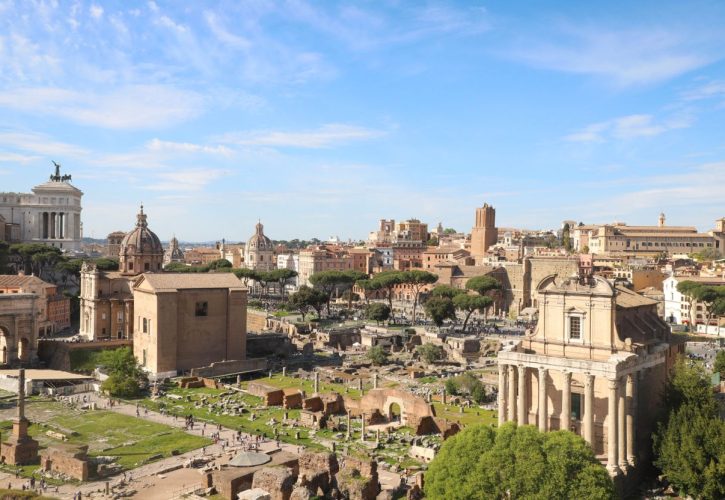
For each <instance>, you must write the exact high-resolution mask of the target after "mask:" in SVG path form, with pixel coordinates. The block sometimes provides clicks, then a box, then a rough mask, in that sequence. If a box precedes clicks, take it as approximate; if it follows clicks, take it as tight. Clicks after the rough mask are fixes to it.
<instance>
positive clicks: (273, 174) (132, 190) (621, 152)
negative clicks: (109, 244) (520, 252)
mask: <svg viewBox="0 0 725 500" xmlns="http://www.w3.org/2000/svg"><path fill="white" fill-rule="evenodd" d="M722 26H725V3H723V2H718V1H710V2H707V1H701V2H698V1H690V2H662V1H657V2H534V1H527V2H505V1H500V2H474V1H471V2H430V3H426V2H419V1H409V2H403V1H390V2H384V1H370V2H364V1H359V2H345V3H342V2H326V1H320V2H309V3H306V2H302V1H297V0H294V1H283V0H280V1H274V2H272V1H270V2H268V1H263V0H255V1H249V2H246V1H229V2H224V1H222V2H211V1H209V2H160V1H157V2H129V1H118V2H86V1H77V2H72V1H63V2H53V1H30V0H18V1H15V2H14V1H7V0H0V191H28V190H29V189H30V187H32V186H33V185H35V184H37V183H40V182H42V181H44V180H45V179H47V176H48V174H49V173H50V170H51V168H52V166H51V160H55V161H57V162H59V163H61V164H62V165H63V168H64V171H66V172H68V173H71V174H72V175H73V183H74V184H75V185H76V186H77V187H79V188H80V189H82V190H83V191H84V192H85V196H84V215H83V221H84V228H85V234H86V235H87V236H95V237H103V236H105V235H106V234H107V233H109V232H111V231H113V230H118V229H121V230H128V229H130V228H131V227H132V226H133V224H134V221H135V213H136V211H137V207H138V205H139V204H140V203H141V202H143V203H144V205H145V207H146V212H147V213H148V214H149V223H150V225H151V227H152V228H153V229H154V230H155V231H156V232H157V233H158V234H159V236H160V237H161V238H162V239H167V238H169V237H170V236H171V235H172V234H176V235H177V236H178V237H179V238H180V239H182V240H187V241H190V240H197V241H198V240H216V239H221V238H223V237H224V238H226V239H227V240H230V241H236V240H244V239H246V238H247V237H248V236H249V235H251V234H252V232H253V228H254V224H255V222H256V220H257V218H261V219H262V221H263V222H264V224H265V230H266V233H267V234H268V235H269V236H270V237H272V238H278V239H282V238H295V237H296V238H310V237H320V238H326V237H328V236H330V235H339V236H340V237H342V238H364V237H365V236H366V235H367V232H368V231H370V230H373V229H374V228H375V226H376V224H377V220H378V219H380V218H395V219H405V218H410V217H418V218H420V219H422V220H425V221H427V222H429V224H431V226H434V225H435V224H437V223H438V222H439V221H442V222H443V224H444V225H445V226H446V227H454V228H456V229H459V230H466V231H468V230H470V227H471V225H472V223H473V218H474V210H475V207H477V206H481V205H482V204H483V203H484V202H487V203H489V204H493V205H494V206H495V207H496V209H497V222H498V223H499V225H503V226H515V227H526V228H548V227H557V226H558V225H559V224H560V221H562V220H564V219H575V220H581V221H584V222H609V221H613V220H622V221H627V222H628V223H630V224H655V223H656V220H657V216H658V214H659V212H660V211H664V212H665V213H666V214H667V221H668V223H669V224H681V225H695V226H697V227H698V228H700V229H701V230H708V229H711V228H712V227H713V225H714V220H715V219H716V218H719V217H722V216H725V127H723V124H724V123H725V121H724V118H725V62H724V61H723V57H724V56H725V30H723V29H722Z"/></svg>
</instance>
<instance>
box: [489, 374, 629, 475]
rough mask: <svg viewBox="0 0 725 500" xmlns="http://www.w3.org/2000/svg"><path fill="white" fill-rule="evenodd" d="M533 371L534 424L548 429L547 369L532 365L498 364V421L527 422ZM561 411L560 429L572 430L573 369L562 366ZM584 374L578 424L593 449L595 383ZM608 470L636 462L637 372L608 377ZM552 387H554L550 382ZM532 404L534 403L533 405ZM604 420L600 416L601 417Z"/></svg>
mask: <svg viewBox="0 0 725 500" xmlns="http://www.w3.org/2000/svg"><path fill="white" fill-rule="evenodd" d="M533 371H536V372H537V376H538V384H537V385H538V394H537V397H538V404H537V405H536V408H537V413H536V422H531V424H532V425H533V424H536V425H538V427H539V430H540V431H542V432H546V431H547V430H549V427H550V422H549V413H550V412H549V411H548V402H549V394H548V388H549V385H550V380H549V369H548V368H545V367H538V368H532V367H530V366H525V365H523V364H517V365H514V364H505V363H500V364H499V367H498V423H499V426H500V425H503V424H504V423H505V422H507V421H515V422H517V423H518V425H526V424H528V423H529V422H528V417H529V414H528V405H529V401H531V399H530V397H531V396H532V395H529V394H528V390H529V388H530V387H531V384H528V383H527V375H529V374H530V373H531V372H533ZM561 373H562V376H563V386H562V387H561V414H560V415H559V428H560V429H569V430H574V427H573V426H572V420H571V417H572V408H571V380H572V373H573V372H572V371H570V370H566V369H562V370H561ZM582 375H584V393H583V394H582V397H583V398H584V405H583V406H584V413H583V415H582V420H581V425H582V434H583V437H584V439H585V440H586V441H587V442H588V443H589V444H590V445H591V446H592V448H594V449H596V447H595V443H594V398H595V394H594V385H595V381H596V380H595V375H593V374H591V373H582ZM607 381H608V384H607V387H608V394H607V396H606V397H607V404H608V410H607V439H606V442H607V469H608V470H609V471H610V473H611V474H618V473H619V472H620V471H626V470H627V468H628V467H630V466H634V465H635V457H636V453H635V449H634V448H635V447H634V444H635V435H634V433H635V416H636V414H637V394H636V390H637V374H636V373H631V374H628V375H623V376H620V377H617V378H607ZM551 386H552V387H555V386H554V385H553V384H551ZM532 406H533V405H532ZM601 420H603V418H602V419H601Z"/></svg>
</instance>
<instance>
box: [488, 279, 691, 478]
mask: <svg viewBox="0 0 725 500" xmlns="http://www.w3.org/2000/svg"><path fill="white" fill-rule="evenodd" d="M537 296H538V299H537V300H538V305H539V321H538V324H537V326H536V328H535V330H534V331H533V332H531V333H530V334H527V335H526V337H525V338H524V339H523V340H522V341H520V342H517V343H515V344H514V345H512V346H510V347H509V348H507V349H504V350H503V351H501V352H500V353H499V356H498V363H499V423H503V422H506V421H516V422H518V423H519V424H520V425H523V424H532V425H537V426H538V427H539V429H540V430H542V431H548V430H557V429H569V430H571V431H573V432H575V433H577V434H579V435H581V436H582V437H583V438H584V439H585V440H586V441H587V442H588V443H589V444H590V445H591V446H592V448H593V449H594V452H595V453H596V454H597V455H598V456H600V458H601V459H602V460H603V461H606V464H607V468H608V470H609V471H610V473H611V474H612V475H618V474H620V473H627V472H628V471H629V470H630V469H631V468H632V467H633V466H636V465H637V464H638V463H639V462H641V461H643V460H648V459H649V453H650V449H651V443H650V438H651V435H652V432H653V430H654V429H653V425H654V422H653V418H654V415H655V414H656V412H657V409H658V407H659V405H660V403H661V397H662V393H663V388H664V384H665V382H666V380H667V376H668V373H669V370H670V369H671V367H672V365H673V364H674V360H675V359H676V356H677V354H679V353H681V352H683V350H684V349H683V347H684V345H682V344H678V343H674V341H673V340H671V337H670V330H669V328H668V326H667V325H666V324H665V323H664V322H663V321H662V320H661V319H660V318H659V317H658V315H657V309H656V308H657V305H656V303H655V302H654V301H652V300H649V299H647V298H644V297H642V296H640V295H638V294H636V293H634V292H632V291H630V290H627V289H625V288H615V287H613V286H612V285H610V284H609V282H607V281H606V280H605V279H603V278H600V277H596V276H595V277H574V278H557V277H554V276H552V277H548V278H546V279H544V280H543V281H542V282H541V283H540V284H539V286H538V287H537Z"/></svg>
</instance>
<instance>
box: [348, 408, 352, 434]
mask: <svg viewBox="0 0 725 500" xmlns="http://www.w3.org/2000/svg"><path fill="white" fill-rule="evenodd" d="M351 434H352V422H351V420H350V410H347V438H348V439H350V435H351Z"/></svg>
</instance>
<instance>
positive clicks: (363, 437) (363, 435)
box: [360, 413, 365, 441]
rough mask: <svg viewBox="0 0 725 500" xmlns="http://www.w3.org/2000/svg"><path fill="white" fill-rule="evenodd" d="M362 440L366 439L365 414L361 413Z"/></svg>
mask: <svg viewBox="0 0 725 500" xmlns="http://www.w3.org/2000/svg"><path fill="white" fill-rule="evenodd" d="M360 441H365V414H364V413H363V414H362V415H360Z"/></svg>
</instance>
